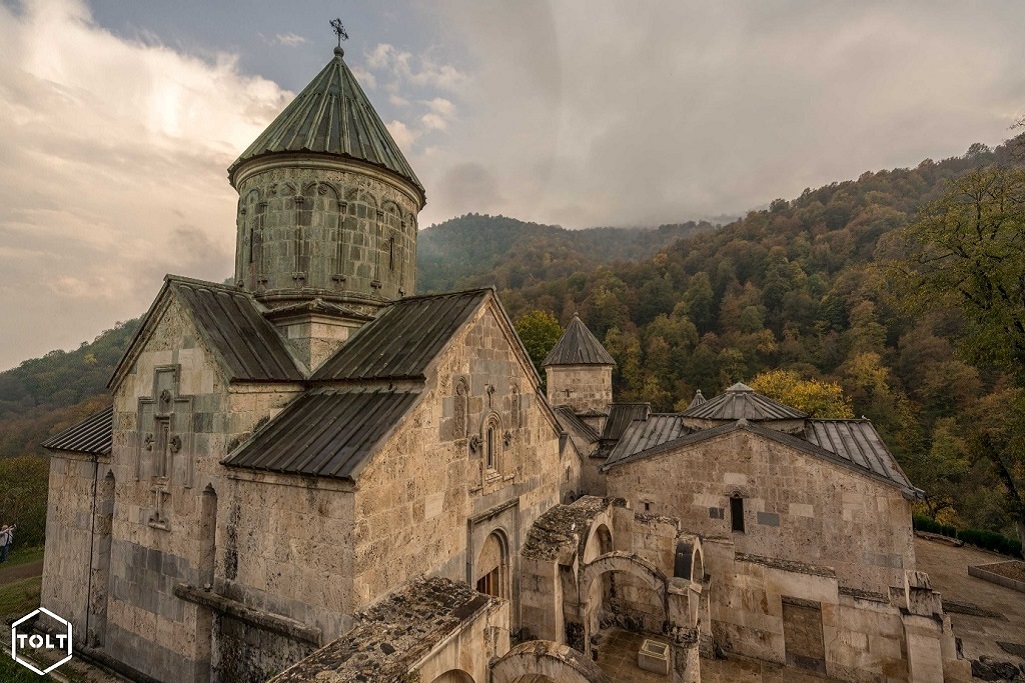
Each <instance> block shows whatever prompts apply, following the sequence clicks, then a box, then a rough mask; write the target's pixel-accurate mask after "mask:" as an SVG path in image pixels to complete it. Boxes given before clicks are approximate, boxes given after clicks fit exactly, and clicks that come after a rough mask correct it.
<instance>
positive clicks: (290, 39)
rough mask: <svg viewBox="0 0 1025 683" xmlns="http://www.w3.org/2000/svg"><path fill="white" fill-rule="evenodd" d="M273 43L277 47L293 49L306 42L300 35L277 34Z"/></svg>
mask: <svg viewBox="0 0 1025 683" xmlns="http://www.w3.org/2000/svg"><path fill="white" fill-rule="evenodd" d="M274 42H275V43H277V44H278V45H287V46H288V47H295V46H296V45H302V44H303V43H305V42H306V39H305V38H303V37H302V36H300V35H296V34H294V33H279V34H277V35H276V36H274Z"/></svg>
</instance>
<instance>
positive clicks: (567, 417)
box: [554, 406, 598, 442]
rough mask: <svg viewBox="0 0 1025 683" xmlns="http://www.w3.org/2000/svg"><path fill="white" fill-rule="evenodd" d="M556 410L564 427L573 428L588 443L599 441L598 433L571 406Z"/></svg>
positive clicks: (559, 407) (560, 407)
mask: <svg viewBox="0 0 1025 683" xmlns="http://www.w3.org/2000/svg"><path fill="white" fill-rule="evenodd" d="M554 410H555V414H556V416H558V418H559V422H561V423H562V424H563V425H564V426H569V427H572V428H573V429H575V430H576V431H577V433H579V434H580V435H581V436H583V437H584V438H586V439H587V440H588V441H592V442H593V441H597V440H598V432H596V431H595V430H594V428H593V427H592V426H591V425H589V424H587V423H586V422H584V421H583V420H581V419H580V418H579V417H578V416H577V414H576V413H574V412H573V409H572V408H570V407H569V406H558V407H556V408H555V409H554Z"/></svg>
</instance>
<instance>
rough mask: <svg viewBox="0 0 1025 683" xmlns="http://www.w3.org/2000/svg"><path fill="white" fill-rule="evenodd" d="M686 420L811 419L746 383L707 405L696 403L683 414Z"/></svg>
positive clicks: (717, 397)
mask: <svg viewBox="0 0 1025 683" xmlns="http://www.w3.org/2000/svg"><path fill="white" fill-rule="evenodd" d="M682 415H683V416H684V417H693V418H697V419H703V420H740V419H744V420H754V421H759V420H800V419H802V418H805V417H808V414H807V413H803V412H801V411H800V410H798V409H797V408H792V407H790V406H788V405H784V404H782V403H780V402H778V401H774V400H772V399H771V398H769V397H768V396H762V395H761V394H759V393H757V392H755V391H754V390H753V389H751V387H749V386H747V385H746V384H734V385H733V386H732V387H730V388H729V389H727V390H726V392H725V393H723V394H720V395H719V396H716V397H715V398H711V399H708V400H707V401H705V402H704V403H699V404H698V405H694V404H693V403H692V404H691V405H690V406H688V407H687V410H685V411H683V413H682Z"/></svg>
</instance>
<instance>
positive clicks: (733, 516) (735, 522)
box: [730, 494, 744, 533]
mask: <svg viewBox="0 0 1025 683" xmlns="http://www.w3.org/2000/svg"><path fill="white" fill-rule="evenodd" d="M730 528H732V529H733V531H736V532H739V533H744V499H743V498H742V497H741V496H740V495H739V494H734V495H732V496H730Z"/></svg>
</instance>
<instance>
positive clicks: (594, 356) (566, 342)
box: [541, 314, 616, 367]
mask: <svg viewBox="0 0 1025 683" xmlns="http://www.w3.org/2000/svg"><path fill="white" fill-rule="evenodd" d="M615 364H616V361H615V360H613V358H612V356H610V355H609V352H608V351H606V350H605V347H604V346H602V345H601V342H600V341H598V340H597V339H596V338H595V336H594V335H593V334H591V331H590V330H589V329H587V325H585V324H584V323H583V322H582V321H581V320H580V318H579V317H578V316H577V315H576V314H574V315H573V320H571V321H570V323H569V325H567V326H566V331H565V332H563V333H562V336H561V337H559V341H557V342H555V346H554V347H552V350H551V351H549V352H548V356H546V357H545V360H544V362H543V363H541V365H542V366H543V367H548V366H549V365H615Z"/></svg>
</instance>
